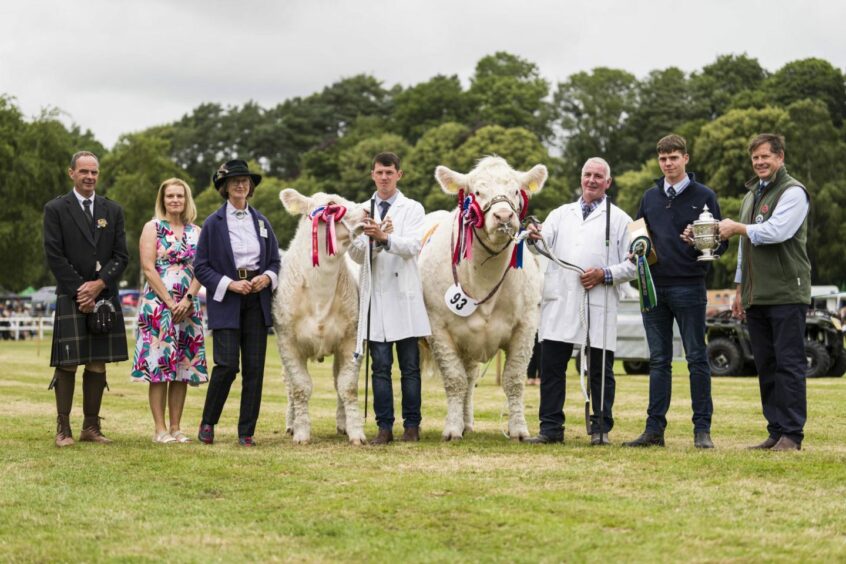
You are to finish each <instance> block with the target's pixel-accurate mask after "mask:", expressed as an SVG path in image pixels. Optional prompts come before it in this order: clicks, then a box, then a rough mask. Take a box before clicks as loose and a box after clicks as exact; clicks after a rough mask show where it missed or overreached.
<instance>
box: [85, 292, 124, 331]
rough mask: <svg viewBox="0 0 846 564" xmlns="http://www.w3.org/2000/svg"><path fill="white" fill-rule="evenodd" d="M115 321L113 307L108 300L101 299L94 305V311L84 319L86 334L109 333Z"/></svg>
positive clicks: (115, 316)
mask: <svg viewBox="0 0 846 564" xmlns="http://www.w3.org/2000/svg"><path fill="white" fill-rule="evenodd" d="M116 319H117V314H116V311H115V306H114V304H112V302H111V301H110V300H108V299H101V300H99V301H98V302H97V303H95V304H94V311H92V312H91V313H89V314H88V315H87V317H86V320H85V322H86V325H87V326H88V332H89V333H91V334H93V335H105V334H106V333H109V332H111V330H112V327H113V326H114V324H115V320H116Z"/></svg>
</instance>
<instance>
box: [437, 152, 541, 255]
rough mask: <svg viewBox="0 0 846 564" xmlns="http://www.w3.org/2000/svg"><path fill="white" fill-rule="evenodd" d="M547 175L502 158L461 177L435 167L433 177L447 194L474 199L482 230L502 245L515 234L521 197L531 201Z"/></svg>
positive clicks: (489, 160)
mask: <svg viewBox="0 0 846 564" xmlns="http://www.w3.org/2000/svg"><path fill="white" fill-rule="evenodd" d="M548 176H549V173H548V172H547V170H546V167H545V166H543V165H540V164H539V165H535V166H533V167H532V168H531V170H529V171H527V172H520V171H517V170H514V169H513V168H511V167H510V166H509V165H508V163H507V162H505V159H503V158H500V157H485V158H483V159H482V160H481V161H479V163H478V164H477V165H476V168H474V169H473V170H471V171H470V172H468V173H467V174H461V173H460V172H455V171H453V170H450V169H448V168H447V167H445V166H439V167H437V168H436V169H435V178H436V179H437V181H438V183H439V184H440V185H441V189H442V190H443V191H444V192H446V193H447V194H458V193H459V191H460V190H463V191H464V195H465V196H471V197H474V198H475V199H476V202H477V203H478V204H479V207H480V208H481V209H482V212H483V213H484V226H483V228H482V229H483V231H484V234H485V236H486V238H487V239H488V240H489V241H490V242H492V243H495V244H503V245H504V244H505V243H507V241H508V239H509V238H510V237H511V236H512V235H514V234H516V233H517V230H518V229H519V226H520V213H521V211H522V209H523V206H524V201H523V200H524V197H523V195H522V194H521V191H522V192H523V193H524V194H525V195H526V197H528V198H531V197H532V196H533V195H534V194H537V193H538V192H540V191H541V189H542V188H543V184H544V182H546V179H547V177H548Z"/></svg>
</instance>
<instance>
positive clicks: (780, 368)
mask: <svg viewBox="0 0 846 564" xmlns="http://www.w3.org/2000/svg"><path fill="white" fill-rule="evenodd" d="M807 309H808V306H806V305H802V304H785V305H769V306H752V307H750V308H749V309H747V310H746V321H747V323H748V325H749V337H750V339H751V341H752V354H753V355H754V356H755V368H756V369H757V370H758V383H759V384H760V387H761V405H762V406H763V410H764V417H765V418H766V419H767V431H769V433H770V437H772V438H774V439H778V438H779V437H781V436H782V435H786V436H787V437H788V438H790V439H792V440H794V441H796V442H797V443H801V442H802V439H803V438H804V433H803V429H804V427H805V420H806V419H807V416H808V409H807V400H806V395H805V368H806V362H807V359H806V358H805V312H806V311H807Z"/></svg>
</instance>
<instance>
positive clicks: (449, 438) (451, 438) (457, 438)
mask: <svg viewBox="0 0 846 564" xmlns="http://www.w3.org/2000/svg"><path fill="white" fill-rule="evenodd" d="M443 436H444V440H445V441H447V442H449V441H460V440H461V439H463V438H464V437H462V436H461V435H455V434H451V433H444V435H443Z"/></svg>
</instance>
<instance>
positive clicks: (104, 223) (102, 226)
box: [97, 217, 109, 229]
mask: <svg viewBox="0 0 846 564" xmlns="http://www.w3.org/2000/svg"><path fill="white" fill-rule="evenodd" d="M108 225H109V222H108V221H106V218H104V217H101V218H100V219H98V220H97V229H105V228H106V227H108Z"/></svg>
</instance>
